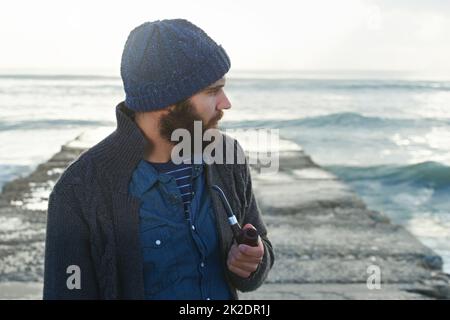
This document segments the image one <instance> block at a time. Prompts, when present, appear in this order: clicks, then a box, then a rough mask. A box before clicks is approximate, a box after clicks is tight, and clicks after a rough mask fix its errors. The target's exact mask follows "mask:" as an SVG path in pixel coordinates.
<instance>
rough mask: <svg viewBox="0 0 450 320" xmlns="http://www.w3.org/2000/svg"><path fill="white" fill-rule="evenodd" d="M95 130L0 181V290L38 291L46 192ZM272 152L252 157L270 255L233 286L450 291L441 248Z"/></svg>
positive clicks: (302, 158) (292, 156)
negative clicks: (265, 266) (262, 276)
mask: <svg viewBox="0 0 450 320" xmlns="http://www.w3.org/2000/svg"><path fill="white" fill-rule="evenodd" d="M92 137H94V138H92ZM95 137H98V134H93V135H92V136H91V137H89V136H88V135H86V134H85V135H81V136H79V137H78V138H77V139H76V140H74V141H71V142H70V143H68V144H67V145H65V146H63V147H62V148H61V151H60V152H58V153H57V154H55V155H54V156H53V157H52V158H51V159H49V160H48V161H47V162H45V163H43V164H41V165H39V166H38V167H37V169H36V170H35V171H34V172H33V173H32V174H31V175H29V176H27V177H23V178H19V179H16V180H14V181H11V182H9V183H7V184H6V185H5V186H4V187H3V190H2V193H1V195H0V298H3V299H27V298H32V299H39V298H41V290H42V277H43V262H44V260H43V258H44V239H45V223H46V209H47V201H48V195H49V193H50V191H51V189H52V187H53V185H54V183H55V181H56V180H57V179H58V178H59V176H60V174H61V173H62V172H63V170H64V168H66V167H67V166H68V165H69V164H70V162H72V161H73V160H74V159H75V158H76V157H77V156H78V155H79V154H80V153H81V152H83V151H84V150H85V149H86V148H87V147H88V146H90V145H93V144H94V143H95V142H96V139H95ZM279 159H280V171H279V172H278V173H277V174H275V175H260V174H258V170H259V168H258V166H257V165H255V166H252V171H253V173H252V177H253V184H254V190H255V194H256V198H257V201H258V204H259V206H260V208H261V211H262V212H263V215H264V219H265V222H266V224H267V227H268V230H269V237H270V239H271V241H272V243H273V245H274V248H275V254H276V263H275V265H274V267H273V270H272V271H271V273H270V275H269V277H268V279H267V281H266V283H265V284H264V285H263V286H262V287H261V288H260V289H258V290H256V291H254V292H251V293H242V294H240V297H241V298H242V299H435V298H450V277H449V275H448V274H445V273H443V272H442V259H441V257H439V256H438V255H437V254H436V253H434V252H433V251H432V250H431V249H429V248H427V247H426V246H424V245H423V244H422V243H420V242H419V241H418V240H417V239H416V238H415V237H414V236H413V235H411V234H410V233H409V232H408V231H406V230H405V229H404V228H403V227H401V226H398V225H394V224H392V223H391V222H390V220H389V218H388V217H386V216H385V215H383V214H382V213H380V212H377V211H374V210H371V209H370V208H367V207H366V205H365V204H364V202H363V201H362V200H361V199H360V198H359V197H358V196H357V195H356V193H355V192H354V191H353V190H351V189H350V188H349V186H347V185H346V184H344V183H343V182H342V181H340V180H339V179H338V178H337V177H336V176H334V175H333V174H331V173H330V172H327V171H325V170H324V169H322V168H321V167H320V166H319V165H317V164H316V163H314V161H313V160H312V159H311V158H310V157H309V156H308V155H307V154H305V153H304V152H303V151H302V150H301V147H299V148H294V149H293V150H291V151H284V152H281V153H280V158H279ZM378 280H380V283H379V286H377V283H378V282H377V281H378Z"/></svg>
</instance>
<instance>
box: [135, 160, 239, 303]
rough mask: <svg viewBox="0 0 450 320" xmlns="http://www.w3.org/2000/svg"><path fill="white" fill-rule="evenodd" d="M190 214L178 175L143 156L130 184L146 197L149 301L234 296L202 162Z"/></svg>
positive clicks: (143, 236)
mask: <svg viewBox="0 0 450 320" xmlns="http://www.w3.org/2000/svg"><path fill="white" fill-rule="evenodd" d="M192 170H193V172H192V188H193V197H192V202H191V203H190V206H189V207H190V210H189V215H188V216H186V215H185V212H184V207H183V202H182V198H181V194H180V191H179V189H178V188H177V184H176V181H175V179H174V177H171V176H170V175H168V174H165V173H159V172H158V171H157V170H156V169H155V168H154V167H153V166H152V165H151V164H150V163H149V162H147V161H145V160H141V161H140V163H139V164H138V166H137V167H136V169H135V170H134V172H133V175H132V179H131V182H130V185H129V191H130V193H131V194H132V195H134V196H135V197H137V198H139V199H140V200H141V207H140V214H139V218H140V226H139V228H140V240H141V246H142V252H143V258H144V261H143V264H144V274H143V277H144V289H145V298H146V299H168V300H175V299H186V300H205V299H206V300H209V299H220V300H225V299H231V298H232V295H231V293H230V289H229V287H228V284H227V281H226V279H225V274H224V269H223V268H224V263H222V261H221V259H220V251H219V243H218V235H217V231H216V221H215V216H214V211H213V208H212V202H211V196H210V193H209V190H208V188H207V186H206V182H205V174H204V170H203V165H199V164H193V165H192Z"/></svg>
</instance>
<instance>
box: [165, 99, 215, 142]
mask: <svg viewBox="0 0 450 320" xmlns="http://www.w3.org/2000/svg"><path fill="white" fill-rule="evenodd" d="M222 117H223V111H222V110H219V112H218V113H217V114H216V115H215V116H214V117H213V118H211V119H210V120H209V121H208V122H207V123H205V121H204V120H203V119H202V118H201V116H200V115H199V114H198V113H197V112H196V111H195V107H194V105H193V104H192V103H191V101H190V100H185V101H183V102H180V103H178V104H176V105H175V106H174V108H171V109H169V112H168V113H167V114H165V115H163V116H161V118H160V122H159V134H160V135H161V137H163V138H164V139H166V140H167V141H169V142H170V143H172V144H174V145H175V144H177V143H178V142H177V141H171V136H172V132H173V131H174V130H176V129H186V130H187V131H189V133H190V135H191V151H192V150H194V141H195V137H194V121H201V122H202V138H203V134H204V133H205V131H206V130H208V129H212V128H217V126H218V122H219V120H220V119H222ZM201 140H202V151H203V150H204V149H205V147H206V146H207V145H209V144H210V143H211V141H203V139H201Z"/></svg>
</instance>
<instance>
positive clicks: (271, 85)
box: [227, 78, 450, 91]
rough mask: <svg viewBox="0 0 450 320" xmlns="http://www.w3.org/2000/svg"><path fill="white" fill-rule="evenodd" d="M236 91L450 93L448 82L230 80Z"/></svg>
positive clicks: (449, 83)
mask: <svg viewBox="0 0 450 320" xmlns="http://www.w3.org/2000/svg"><path fill="white" fill-rule="evenodd" d="M227 86H228V87H230V88H233V89H236V90H248V89H252V90H265V91H272V90H280V89H288V90H308V91H309V90H337V91H341V90H344V91H365V90H371V91H379V90H382V91H389V90H393V91H450V82H449V81H417V80H358V79H354V80H341V79H257V78H255V79H231V80H230V81H229V84H227Z"/></svg>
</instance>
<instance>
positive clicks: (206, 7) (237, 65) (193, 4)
mask: <svg viewBox="0 0 450 320" xmlns="http://www.w3.org/2000/svg"><path fill="white" fill-rule="evenodd" d="M168 18H185V19H188V20H190V21H191V22H193V23H194V24H196V25H198V26H199V27H201V28H202V29H203V30H205V31H206V33H208V34H209V35H210V36H211V37H212V38H213V39H214V40H215V41H216V42H218V43H219V44H221V45H222V46H223V47H224V48H225V50H226V51H227V53H228V55H229V56H230V58H231V64H232V70H400V71H413V72H415V71H418V72H420V71H428V72H439V73H447V74H450V59H448V57H450V41H449V39H450V1H448V0H422V1H419V0H340V1H336V0H314V1H306V0H295V1H289V0H277V1H264V0H258V1H255V0H245V1H243V0H227V1H210V0H209V1H205V0H192V1H183V0H173V1H170V0H163V1H159V0H152V1H149V0H147V1H140V0H128V1H111V0H110V1H100V0H97V1H94V0H77V1H70V0H65V1H57V0H40V1H25V0H15V1H8V2H5V3H3V5H2V10H1V11H0V39H1V43H2V44H1V50H0V70H15V69H18V70H21V69H27V70H28V69H36V70H56V71H61V72H64V71H65V70H68V71H73V70H79V71H84V70H93V71H95V70H108V71H111V72H113V73H116V74H118V72H119V70H120V69H119V68H120V57H121V54H122V50H123V46H124V44H125V41H126V38H127V36H128V34H129V32H130V31H131V30H132V29H133V28H134V27H136V26H137V25H139V24H141V23H143V22H146V21H153V20H161V19H168Z"/></svg>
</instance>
